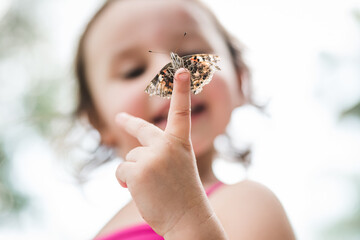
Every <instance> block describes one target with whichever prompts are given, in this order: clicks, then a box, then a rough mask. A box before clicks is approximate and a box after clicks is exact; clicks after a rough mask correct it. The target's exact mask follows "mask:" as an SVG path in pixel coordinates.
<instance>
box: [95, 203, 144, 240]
mask: <svg viewBox="0 0 360 240" xmlns="http://www.w3.org/2000/svg"><path fill="white" fill-rule="evenodd" d="M143 221H144V220H143V219H142V217H141V215H140V213H139V212H138V211H137V208H136V205H135V203H134V201H130V202H129V203H127V204H126V205H125V206H124V207H123V208H122V209H120V210H119V211H118V212H117V213H116V214H115V215H114V216H113V217H112V218H111V219H110V220H109V222H107V223H106V224H105V226H104V227H103V228H102V229H101V230H100V231H99V232H98V234H97V235H96V236H95V238H98V237H102V236H106V235H108V234H111V233H114V232H116V231H118V230H119V229H122V228H126V227H129V226H132V225H136V224H139V223H142V222H143Z"/></svg>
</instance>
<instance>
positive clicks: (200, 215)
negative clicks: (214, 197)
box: [164, 199, 227, 240]
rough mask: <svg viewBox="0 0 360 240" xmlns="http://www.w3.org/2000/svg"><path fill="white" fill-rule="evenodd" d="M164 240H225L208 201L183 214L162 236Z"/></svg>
mask: <svg viewBox="0 0 360 240" xmlns="http://www.w3.org/2000/svg"><path fill="white" fill-rule="evenodd" d="M164 239H165V240H177V239H194V240H195V239H196V240H205V239H206V240H227V237H226V234H225V231H224V229H223V227H222V225H221V224H220V222H219V220H218V218H217V217H216V215H215V212H214V211H213V210H212V209H211V207H210V204H209V202H208V199H205V200H204V201H203V202H202V203H201V204H198V205H197V206H194V207H193V208H192V209H189V210H188V211H186V213H184V215H183V216H182V217H181V218H180V219H179V221H178V222H177V223H176V225H175V226H174V227H173V228H171V229H170V230H169V231H168V232H167V233H166V234H164Z"/></svg>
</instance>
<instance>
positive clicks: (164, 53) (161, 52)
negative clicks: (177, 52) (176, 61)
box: [149, 50, 169, 54]
mask: <svg viewBox="0 0 360 240" xmlns="http://www.w3.org/2000/svg"><path fill="white" fill-rule="evenodd" d="M149 53H159V54H169V53H164V52H155V51H151V50H149Z"/></svg>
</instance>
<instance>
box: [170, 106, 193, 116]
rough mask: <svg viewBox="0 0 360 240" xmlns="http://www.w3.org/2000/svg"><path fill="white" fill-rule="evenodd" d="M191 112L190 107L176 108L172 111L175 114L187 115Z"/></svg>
mask: <svg viewBox="0 0 360 240" xmlns="http://www.w3.org/2000/svg"><path fill="white" fill-rule="evenodd" d="M190 114H191V108H184V109H177V110H175V111H174V115H175V116H179V117H188V116H190Z"/></svg>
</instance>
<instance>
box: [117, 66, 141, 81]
mask: <svg viewBox="0 0 360 240" xmlns="http://www.w3.org/2000/svg"><path fill="white" fill-rule="evenodd" d="M144 72H145V66H141V67H136V68H133V69H131V70H129V71H126V72H125V73H124V74H122V77H123V78H124V79H127V80H131V79H133V78H137V77H139V76H140V75H141V74H143V73H144Z"/></svg>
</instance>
